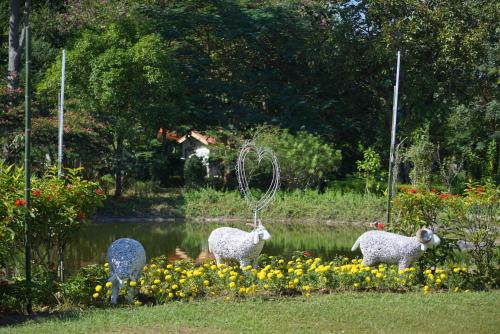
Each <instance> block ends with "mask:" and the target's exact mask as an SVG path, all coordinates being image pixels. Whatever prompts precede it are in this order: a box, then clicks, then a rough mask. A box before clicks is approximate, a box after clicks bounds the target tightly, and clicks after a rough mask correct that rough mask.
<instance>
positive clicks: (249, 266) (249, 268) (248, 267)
mask: <svg viewBox="0 0 500 334" xmlns="http://www.w3.org/2000/svg"><path fill="white" fill-rule="evenodd" d="M251 269H252V266H251V265H248V266H246V267H245V268H243V270H251Z"/></svg>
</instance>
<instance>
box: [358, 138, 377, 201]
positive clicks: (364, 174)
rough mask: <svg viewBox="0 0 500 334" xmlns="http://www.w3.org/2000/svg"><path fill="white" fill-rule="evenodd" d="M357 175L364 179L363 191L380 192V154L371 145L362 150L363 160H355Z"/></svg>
mask: <svg viewBox="0 0 500 334" xmlns="http://www.w3.org/2000/svg"><path fill="white" fill-rule="evenodd" d="M356 165H357V167H358V174H359V176H360V177H361V178H362V179H363V180H364V181H365V192H366V193H370V192H372V191H376V192H380V191H381V189H382V187H383V185H382V184H381V183H382V181H383V180H382V178H381V170H380V169H381V163H380V155H379V154H378V153H377V152H376V151H375V150H374V149H373V148H371V147H369V148H367V149H364V150H363V160H358V161H356Z"/></svg>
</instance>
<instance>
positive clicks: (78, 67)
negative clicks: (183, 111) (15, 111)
mask: <svg viewBox="0 0 500 334" xmlns="http://www.w3.org/2000/svg"><path fill="white" fill-rule="evenodd" d="M67 63H68V66H67V76H66V82H67V89H66V91H67V94H68V96H69V97H74V98H77V99H78V101H79V102H78V103H79V104H80V105H81V106H83V107H84V108H85V109H89V110H91V112H92V115H93V117H94V118H96V119H97V120H98V121H101V122H103V123H104V124H106V126H107V128H108V130H109V131H110V133H111V134H112V136H113V150H114V152H115V154H114V155H115V161H114V169H115V179H116V189H115V196H117V197H119V196H121V193H122V171H123V154H124V151H125V146H126V145H127V144H131V145H133V143H134V139H135V138H137V137H138V135H139V134H140V133H142V132H144V131H149V132H151V133H154V132H155V131H156V129H158V128H159V127H163V128H166V125H167V124H172V121H173V120H174V119H175V117H176V115H177V114H178V113H179V107H180V105H181V103H182V89H181V85H180V82H179V75H178V72H177V70H176V66H175V64H174V63H173V61H172V59H171V57H170V55H169V53H168V51H167V45H166V44H165V42H164V41H163V40H162V39H161V38H160V37H159V36H158V35H156V34H154V33H148V32H147V29H146V28H144V27H141V26H137V25H135V23H134V22H132V21H131V20H123V21H121V22H118V23H115V24H111V25H110V26H109V27H107V28H106V29H105V30H104V31H102V32H101V33H96V32H91V31H87V32H85V33H84V34H83V35H82V37H81V38H80V39H78V40H77V41H76V43H75V46H74V48H73V49H72V50H69V51H68V53H67ZM59 73H60V62H56V63H55V64H53V66H52V67H51V68H50V70H49V71H48V72H47V74H46V76H45V79H44V80H43V81H42V82H41V83H40V85H39V86H38V89H39V93H40V95H42V96H44V97H45V98H48V97H50V96H53V97H55V96H57V94H56V93H55V91H56V90H57V89H58V86H59V81H58V78H59ZM52 102H55V101H52Z"/></svg>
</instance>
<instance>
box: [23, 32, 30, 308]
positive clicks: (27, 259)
mask: <svg viewBox="0 0 500 334" xmlns="http://www.w3.org/2000/svg"><path fill="white" fill-rule="evenodd" d="M25 34H26V35H25V37H24V38H26V44H25V47H26V51H25V52H26V57H25V58H26V66H25V69H24V70H25V72H26V80H25V83H24V85H25V88H24V108H25V117H24V198H25V201H26V203H25V208H26V212H25V214H24V256H25V271H26V296H27V303H26V310H27V312H28V314H30V313H31V312H32V296H31V226H30V225H31V222H30V214H29V212H30V206H31V203H30V195H31V142H30V137H31V114H30V112H31V111H30V63H31V60H30V56H31V40H30V38H31V36H30V28H29V25H27V26H25Z"/></svg>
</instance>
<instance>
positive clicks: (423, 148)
mask: <svg viewBox="0 0 500 334" xmlns="http://www.w3.org/2000/svg"><path fill="white" fill-rule="evenodd" d="M434 154H435V147H434V144H433V143H431V142H430V139H429V134H428V130H427V129H425V128H423V129H419V130H417V131H415V133H414V134H413V143H412V145H411V146H410V147H409V148H408V149H407V150H406V152H404V157H405V160H406V161H409V162H411V163H412V165H413V166H412V169H411V171H410V179H411V182H412V184H413V186H414V187H425V188H426V189H429V188H430V185H431V182H432V163H433V159H434Z"/></svg>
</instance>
